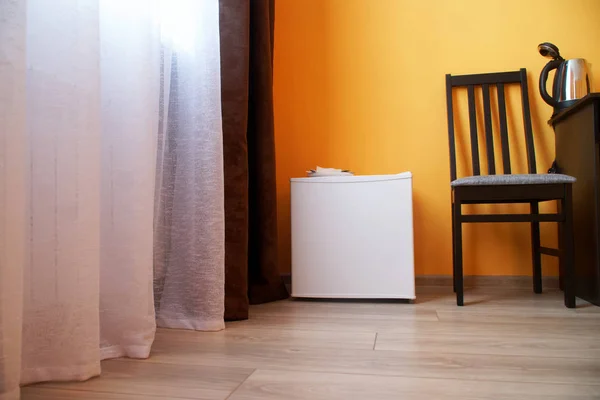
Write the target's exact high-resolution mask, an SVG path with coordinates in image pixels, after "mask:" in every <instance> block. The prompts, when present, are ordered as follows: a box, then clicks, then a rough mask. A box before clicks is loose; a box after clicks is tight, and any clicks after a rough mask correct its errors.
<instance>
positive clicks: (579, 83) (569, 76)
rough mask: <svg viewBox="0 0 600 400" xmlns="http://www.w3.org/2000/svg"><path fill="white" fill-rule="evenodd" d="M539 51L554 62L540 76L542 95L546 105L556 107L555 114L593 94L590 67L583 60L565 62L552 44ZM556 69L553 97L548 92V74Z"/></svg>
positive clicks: (539, 48) (539, 46)
mask: <svg viewBox="0 0 600 400" xmlns="http://www.w3.org/2000/svg"><path fill="white" fill-rule="evenodd" d="M538 51H539V52H540V54H541V55H542V56H544V57H546V58H551V59H552V60H551V61H550V62H548V64H546V66H545V67H544V69H542V73H541V74H540V95H541V96H542V98H543V99H544V101H545V102H546V103H548V104H549V105H551V106H552V107H554V114H557V113H558V112H559V111H560V110H563V109H565V108H567V107H570V106H572V105H573V104H575V103H576V102H577V100H578V99H580V98H582V97H584V96H585V95H586V94H588V93H590V92H591V86H592V84H591V82H590V81H591V78H590V66H589V65H588V63H587V61H586V60H584V59H583V58H572V59H570V60H565V59H564V58H562V57H561V56H560V53H559V52H558V47H556V46H555V45H553V44H552V43H547V42H545V43H542V44H540V45H538ZM553 69H556V72H555V73H554V82H553V84H552V95H550V94H548V91H547V90H546V82H547V80H548V73H549V72H550V71H552V70H553Z"/></svg>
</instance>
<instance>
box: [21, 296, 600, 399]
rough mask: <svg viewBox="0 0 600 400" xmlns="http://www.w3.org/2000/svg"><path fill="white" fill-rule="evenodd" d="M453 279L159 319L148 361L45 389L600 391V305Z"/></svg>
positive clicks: (191, 393) (96, 392) (271, 393)
mask: <svg viewBox="0 0 600 400" xmlns="http://www.w3.org/2000/svg"><path fill="white" fill-rule="evenodd" d="M465 299H466V302H467V305H466V306H465V307H463V308H458V307H456V305H455V299H454V296H453V294H452V291H451V289H450V288H420V290H419V294H418V299H417V301H416V303H415V304H402V303H396V302H391V303H390V302H353V301H347V302H343V301H298V300H296V301H282V302H277V303H271V304H264V305H260V306H253V307H252V308H251V312H250V319H249V320H248V321H242V322H234V323H228V324H227V329H226V330H225V331H222V332H217V333H201V332H190V331H179V330H168V329H159V330H158V332H157V335H156V341H155V344H154V347H153V350H152V355H151V358H150V359H148V360H143V361H137V360H127V359H119V360H110V361H105V362H103V363H102V369H103V372H102V376H101V377H99V378H94V379H91V380H89V381H87V382H81V383H47V384H40V385H34V386H29V387H25V388H23V389H22V397H23V399H26V400H34V399H35V400H39V399H49V400H58V399H61V400H62V399H97V400H105V399H106V400H117V399H118V400H134V399H135V400H142V399H148V400H156V399H177V398H181V399H231V400H258V399H265V400H272V399H291V400H293V399H310V400H321V399H365V400H383V399H456V400H458V399H460V400H472V399H507V400H508V399H511V400H513V399H531V400H534V399H540V400H542V399H543V400H559V399H560V400H569V399H573V400H575V399H577V400H583V399H600V307H595V306H591V305H589V304H587V303H584V302H582V301H580V300H578V308H577V309H576V310H568V309H566V308H565V307H564V306H563V302H562V296H561V293H560V292H558V291H556V290H550V291H546V292H545V293H544V294H541V295H535V294H533V293H531V292H530V291H528V290H514V289H513V290H509V289H505V290H497V289H496V290H494V289H490V288H481V289H476V290H471V291H468V292H467V293H466V298H465Z"/></svg>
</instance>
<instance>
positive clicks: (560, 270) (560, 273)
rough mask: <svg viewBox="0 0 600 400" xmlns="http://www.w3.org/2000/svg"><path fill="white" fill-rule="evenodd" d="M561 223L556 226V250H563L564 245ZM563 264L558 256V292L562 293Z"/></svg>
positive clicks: (563, 285)
mask: <svg viewBox="0 0 600 400" xmlns="http://www.w3.org/2000/svg"><path fill="white" fill-rule="evenodd" d="M561 203H562V202H560V201H559V202H558V213H559V214H562V204H561ZM563 225H564V224H562V223H559V224H558V248H559V249H561V250H563V249H564V248H565V244H564V236H563V233H564V228H563ZM564 278H565V263H564V257H563V256H560V257H559V258H558V288H559V289H560V290H562V291H563V292H564V291H565V281H564Z"/></svg>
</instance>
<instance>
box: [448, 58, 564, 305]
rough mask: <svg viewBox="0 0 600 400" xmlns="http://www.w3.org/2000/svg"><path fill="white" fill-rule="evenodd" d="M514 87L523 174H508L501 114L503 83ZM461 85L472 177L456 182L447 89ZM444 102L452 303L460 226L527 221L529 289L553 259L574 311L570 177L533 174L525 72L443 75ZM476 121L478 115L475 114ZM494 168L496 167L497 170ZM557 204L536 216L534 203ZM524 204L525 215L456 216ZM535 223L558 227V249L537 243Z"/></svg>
mask: <svg viewBox="0 0 600 400" xmlns="http://www.w3.org/2000/svg"><path fill="white" fill-rule="evenodd" d="M509 84H518V85H520V89H521V105H522V111H523V125H524V132H525V143H526V151H527V165H528V170H529V173H528V174H512V173H511V165H510V152H509V138H508V123H507V116H506V102H505V85H509ZM491 85H495V86H496V89H497V94H498V102H497V104H498V114H499V126H500V144H499V145H500V146H501V152H502V169H503V174H497V173H496V160H495V156H494V135H493V131H492V110H491V108H492V107H491V103H490V86H491ZM457 87H466V88H467V96H468V107H469V127H470V129H469V130H470V141H471V162H472V165H471V166H472V171H473V176H467V177H462V178H457V176H456V174H457V172H456V170H457V168H456V148H455V144H456V143H455V142H456V141H455V135H454V115H453V106H452V90H453V88H457ZM476 87H481V90H482V94H483V114H484V115H483V126H484V128H485V132H484V133H485V142H486V152H485V153H486V157H487V175H485V174H482V171H481V168H480V165H479V162H480V158H479V145H478V133H477V115H476V114H477V113H476V107H475V88H476ZM446 101H447V108H448V110H447V111H448V139H449V142H450V179H451V188H452V242H453V248H452V249H453V251H452V258H453V260H452V261H453V277H454V291H455V292H456V303H457V305H459V306H462V305H463V304H464V295H463V256H462V224H464V223H475V222H529V223H530V224H531V246H532V259H533V290H534V292H535V293H541V292H542V265H541V264H542V260H541V258H542V257H541V255H542V254H547V255H552V256H557V257H559V260H560V269H561V276H562V279H563V281H562V284H561V285H562V286H564V302H565V306H567V307H568V308H574V307H575V292H574V284H575V282H574V268H573V210H572V208H573V205H572V200H571V190H572V184H573V182H575V178H573V177H571V176H567V175H561V174H537V173H536V165H535V149H534V141H533V133H532V128H531V114H530V112H529V96H528V93H527V71H526V70H525V68H521V70H520V71H511V72H500V73H490V74H476V75H454V76H453V75H449V74H448V75H446ZM480 118H481V116H480ZM498 169H500V168H498ZM550 200H558V201H559V211H558V213H557V214H540V213H539V203H540V202H543V201H550ZM498 203H526V204H527V203H528V204H529V205H530V213H529V214H486V215H484V214H479V215H466V214H463V213H462V205H463V204H498ZM540 222H558V223H559V247H560V249H558V250H557V249H551V248H547V247H542V246H541V245H540Z"/></svg>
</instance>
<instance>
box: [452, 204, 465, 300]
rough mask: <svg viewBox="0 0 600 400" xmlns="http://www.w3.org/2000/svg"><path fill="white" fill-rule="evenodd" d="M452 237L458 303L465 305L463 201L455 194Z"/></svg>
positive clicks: (455, 288)
mask: <svg viewBox="0 0 600 400" xmlns="http://www.w3.org/2000/svg"><path fill="white" fill-rule="evenodd" d="M452 220H453V224H452V233H453V235H452V239H453V250H454V251H453V253H454V257H453V260H452V261H453V265H454V268H453V269H454V291H455V292H456V305H458V306H463V305H464V293H463V265H462V222H461V203H460V199H459V198H457V196H456V195H455V197H454V204H453V205H452Z"/></svg>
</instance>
